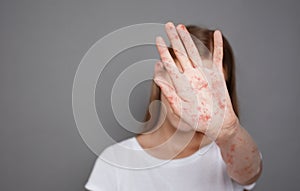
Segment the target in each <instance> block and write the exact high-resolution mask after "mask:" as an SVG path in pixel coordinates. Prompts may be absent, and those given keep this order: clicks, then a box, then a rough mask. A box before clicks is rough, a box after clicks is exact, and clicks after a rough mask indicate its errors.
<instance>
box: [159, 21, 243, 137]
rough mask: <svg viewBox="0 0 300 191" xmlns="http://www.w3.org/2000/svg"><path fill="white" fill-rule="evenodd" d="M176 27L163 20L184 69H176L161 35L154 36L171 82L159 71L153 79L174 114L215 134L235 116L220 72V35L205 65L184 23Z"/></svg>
mask: <svg viewBox="0 0 300 191" xmlns="http://www.w3.org/2000/svg"><path fill="white" fill-rule="evenodd" d="M177 31H178V33H177ZM177 31H176V29H175V27H173V26H172V24H170V23H168V24H166V32H167V34H168V37H169V39H170V41H171V44H172V47H173V49H175V54H176V57H177V58H178V60H179V61H180V64H181V66H182V68H183V72H182V73H181V72H179V70H178V68H177V66H176V65H175V62H174V60H173V59H172V57H171V56H170V53H169V52H168V49H167V46H166V45H165V43H164V41H163V39H162V38H157V48H158V51H159V53H160V56H161V58H162V62H163V65H164V66H165V68H166V70H167V72H168V74H169V76H170V78H171V79H172V84H168V83H167V82H166V81H165V80H163V79H162V78H161V76H159V75H157V76H156V77H155V79H154V80H155V81H156V83H157V84H158V85H159V86H160V87H161V89H162V92H163V94H164V95H165V96H166V98H167V100H168V101H169V103H170V105H171V107H172V109H173V110H174V112H175V114H177V115H178V116H180V118H181V119H183V120H184V121H185V122H186V123H188V124H189V125H190V126H191V127H193V128H194V129H195V130H196V131H200V132H203V133H205V134H208V135H209V134H211V135H212V134H215V133H216V132H217V131H218V130H219V128H221V127H223V128H224V127H228V126H229V125H231V124H232V123H233V122H234V121H235V120H236V118H237V117H236V115H235V113H234V111H233V109H232V104H231V101H230V97H229V94H228V91H227V89H226V83H225V80H224V76H223V72H222V53H223V49H222V48H223V45H222V37H221V36H220V34H216V35H215V38H214V39H215V43H214V44H215V47H214V54H213V60H212V61H211V62H210V64H209V67H205V66H204V64H203V63H202V60H201V57H200V55H199V53H198V50H197V48H196V46H195V45H194V43H193V40H192V39H191V37H190V35H189V33H188V31H187V30H186V29H185V27H184V26H183V25H181V26H178V27H177ZM178 34H179V35H180V37H181V39H182V41H183V44H184V46H183V44H182V43H181V41H180V40H179V38H178ZM218 35H219V36H218ZM185 49H186V50H187V51H185ZM222 122H223V123H222Z"/></svg>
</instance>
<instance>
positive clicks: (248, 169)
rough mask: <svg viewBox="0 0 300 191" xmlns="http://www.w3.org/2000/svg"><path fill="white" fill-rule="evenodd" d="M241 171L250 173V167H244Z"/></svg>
mask: <svg viewBox="0 0 300 191" xmlns="http://www.w3.org/2000/svg"><path fill="white" fill-rule="evenodd" d="M243 170H244V171H247V172H248V173H249V172H251V165H249V166H246V167H245V168H244V169H243Z"/></svg>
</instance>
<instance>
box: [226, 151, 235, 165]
mask: <svg viewBox="0 0 300 191" xmlns="http://www.w3.org/2000/svg"><path fill="white" fill-rule="evenodd" d="M226 158H227V164H229V165H232V164H233V156H232V155H231V154H228V153H227V157H226Z"/></svg>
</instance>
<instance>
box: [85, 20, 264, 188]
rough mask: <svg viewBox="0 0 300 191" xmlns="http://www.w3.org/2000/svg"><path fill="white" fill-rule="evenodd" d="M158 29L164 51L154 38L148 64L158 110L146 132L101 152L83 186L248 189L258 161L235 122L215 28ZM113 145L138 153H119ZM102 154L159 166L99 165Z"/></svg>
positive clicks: (231, 79)
mask: <svg viewBox="0 0 300 191" xmlns="http://www.w3.org/2000/svg"><path fill="white" fill-rule="evenodd" d="M165 30H166V33H167V35H168V38H169V40H170V42H171V45H172V49H170V48H168V47H167V46H166V44H165V42H164V40H163V39H162V38H161V37H157V39H156V44H157V49H158V52H159V54H160V57H161V62H158V63H157V64H156V65H155V74H154V82H155V83H153V85H152V93H151V98H150V102H152V101H154V100H160V101H161V102H162V107H160V108H158V110H157V111H156V113H155V111H153V108H150V105H149V110H150V111H151V109H152V114H153V116H154V115H157V116H158V120H157V122H156V123H155V124H154V128H152V129H151V131H148V132H146V133H143V134H140V135H138V136H136V137H132V138H129V139H126V140H124V141H122V142H120V143H118V144H115V145H112V146H110V147H108V148H106V149H105V150H104V151H103V152H102V154H101V155H100V156H99V158H98V159H97V161H96V163H95V166H94V168H93V171H92V173H91V175H90V178H89V180H88V182H87V184H86V185H85V188H87V189H88V190H91V191H100V190H124V191H125V190H128V191H129V190H130V191H134V190H144V191H148V190H172V191H177V190H178V191H179V190H189V191H191V190H205V191H207V190H214V191H217V190H234V191H238V190H251V189H252V188H253V187H254V185H255V182H256V181H257V179H258V178H259V176H260V174H261V171H262V160H261V155H260V152H259V150H258V148H257V146H256V144H255V142H254V140H253V139H252V138H251V136H250V135H249V134H248V132H247V131H246V130H245V129H244V128H243V127H242V126H241V125H240V123H239V119H238V107H237V97H236V91H235V74H234V58H233V53H232V49H231V47H230V45H229V43H228V42H227V40H226V39H225V37H224V36H223V35H222V34H221V32H220V31H212V30H208V29H204V28H200V27H197V26H187V27H185V26H184V25H182V24H179V25H177V26H176V27H175V26H174V24H173V23H171V22H168V23H167V24H166V25H165ZM190 34H192V36H191V35H190ZM193 37H196V38H197V39H199V40H200V41H201V42H203V43H204V45H205V46H206V47H207V48H208V49H209V51H210V52H213V55H212V62H211V60H210V59H209V51H206V50H205V48H204V47H202V46H201V44H199V43H197V41H196V40H195V39H193ZM200 55H201V57H200ZM210 64H211V65H210ZM207 68H210V69H207ZM220 77H221V78H220ZM222 90H225V91H222ZM149 110H148V113H147V114H146V118H145V120H146V121H148V120H149V119H150V113H149ZM118 145H121V146H125V147H128V148H130V149H133V150H134V149H135V150H141V151H142V153H139V155H138V154H132V153H131V154H128V153H125V152H121V151H120V148H119V147H118ZM103 156H108V157H107V158H109V159H111V160H120V159H123V160H126V161H130V163H135V164H138V163H139V164H140V163H143V162H144V163H145V164H146V163H147V161H148V160H149V159H151V160H154V161H156V162H158V163H160V164H162V165H156V166H154V165H153V166H152V167H151V168H139V169H133V168H129V169H128V168H122V167H120V166H116V165H112V164H109V163H107V162H105V161H104V160H102V159H101V157H103Z"/></svg>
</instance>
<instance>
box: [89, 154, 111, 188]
mask: <svg viewBox="0 0 300 191" xmlns="http://www.w3.org/2000/svg"><path fill="white" fill-rule="evenodd" d="M108 152H109V151H108V149H105V150H104V151H103V152H102V154H101V155H100V156H99V157H98V158H97V160H96V162H95V164H94V167H93V169H92V172H91V174H90V176H89V179H88V181H87V183H86V184H85V188H86V189H87V190H90V191H107V190H117V173H116V167H115V166H113V165H112V164H110V163H108V162H106V161H105V160H103V159H102V156H103V155H104V154H108Z"/></svg>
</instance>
